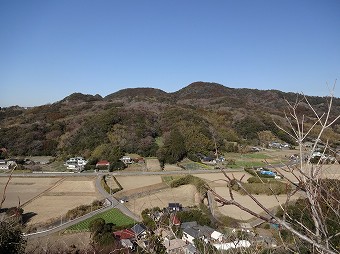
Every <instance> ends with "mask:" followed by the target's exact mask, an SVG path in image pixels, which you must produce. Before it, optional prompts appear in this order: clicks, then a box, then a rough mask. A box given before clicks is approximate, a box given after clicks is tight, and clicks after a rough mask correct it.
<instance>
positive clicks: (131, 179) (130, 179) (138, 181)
mask: <svg viewBox="0 0 340 254" xmlns="http://www.w3.org/2000/svg"><path fill="white" fill-rule="evenodd" d="M116 179H117V180H118V182H119V183H120V185H121V186H122V187H123V189H124V191H127V190H132V189H136V188H141V187H145V186H148V185H152V184H156V183H161V182H162V178H161V176H156V175H145V176H144V175H140V176H116Z"/></svg>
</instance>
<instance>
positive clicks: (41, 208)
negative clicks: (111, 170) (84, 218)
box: [0, 177, 101, 225]
mask: <svg viewBox="0 0 340 254" xmlns="http://www.w3.org/2000/svg"><path fill="white" fill-rule="evenodd" d="M6 181H7V178H0V183H1V191H3V188H4V185H5V183H6ZM94 181H95V178H94V177H91V178H88V177H72V178H45V177H44V178H42V177H40V178H19V177H14V178H12V179H11V181H10V184H9V186H8V189H7V191H6V201H5V203H4V205H3V207H4V208H5V207H11V206H17V205H18V198H20V202H21V204H22V208H23V209H24V212H25V213H28V212H31V213H35V214H36V215H35V216H33V217H32V218H31V219H30V221H29V223H28V224H29V225H33V224H42V223H45V222H48V221H50V220H52V219H55V218H58V217H60V216H61V215H65V214H66V212H67V211H68V210H70V209H72V208H75V207H77V206H79V205H83V204H90V203H91V202H92V201H94V200H96V199H100V198H101V196H100V195H99V193H97V191H96V188H95V183H94Z"/></svg>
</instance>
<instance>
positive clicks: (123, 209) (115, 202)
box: [96, 176, 140, 221]
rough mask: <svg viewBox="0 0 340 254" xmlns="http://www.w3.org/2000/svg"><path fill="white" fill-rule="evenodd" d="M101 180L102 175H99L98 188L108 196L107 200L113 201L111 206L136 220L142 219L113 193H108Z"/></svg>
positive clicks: (102, 193)
mask: <svg viewBox="0 0 340 254" xmlns="http://www.w3.org/2000/svg"><path fill="white" fill-rule="evenodd" d="M100 181H101V176H98V177H97V179H96V187H97V190H98V191H99V192H100V194H101V195H102V196H103V197H104V198H106V199H107V200H109V201H110V202H111V206H114V207H115V208H118V209H119V210H120V211H121V212H122V213H124V214H125V215H127V216H129V217H130V218H132V219H133V220H135V221H140V218H139V217H138V216H137V215H135V214H134V213H133V212H131V211H130V210H129V209H127V207H126V206H125V205H123V204H122V203H120V202H119V201H118V200H117V199H116V198H115V197H113V196H112V195H110V194H109V193H107V192H106V191H105V190H104V189H103V187H102V185H101V184H100Z"/></svg>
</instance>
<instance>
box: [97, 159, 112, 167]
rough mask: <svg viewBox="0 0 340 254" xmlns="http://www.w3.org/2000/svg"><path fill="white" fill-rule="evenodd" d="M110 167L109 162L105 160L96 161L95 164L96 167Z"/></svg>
mask: <svg viewBox="0 0 340 254" xmlns="http://www.w3.org/2000/svg"><path fill="white" fill-rule="evenodd" d="M109 167H110V162H108V161H107V160H101V161H98V162H97V164H96V168H109Z"/></svg>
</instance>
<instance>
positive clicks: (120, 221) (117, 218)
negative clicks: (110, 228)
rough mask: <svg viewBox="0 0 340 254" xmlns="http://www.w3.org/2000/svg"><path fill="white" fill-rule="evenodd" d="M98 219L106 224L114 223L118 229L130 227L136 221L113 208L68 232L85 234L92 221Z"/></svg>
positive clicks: (80, 223) (71, 228)
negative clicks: (101, 219)
mask: <svg viewBox="0 0 340 254" xmlns="http://www.w3.org/2000/svg"><path fill="white" fill-rule="evenodd" d="M97 218H103V219H104V220H105V222H106V223H113V224H115V225H116V226H117V227H122V226H128V225H131V224H133V223H134V220H133V219H131V218H130V217H127V216H126V215H124V214H123V213H122V212H121V211H119V210H118V209H116V208H113V209H111V210H109V211H106V212H103V213H100V214H96V215H94V216H93V217H91V218H90V219H87V220H84V221H82V222H79V223H78V224H76V225H73V226H71V227H69V228H68V229H67V230H66V231H67V232H68V231H71V232H72V231H73V232H74V231H76V232H84V231H88V230H89V225H90V223H91V221H93V220H95V219H97Z"/></svg>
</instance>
